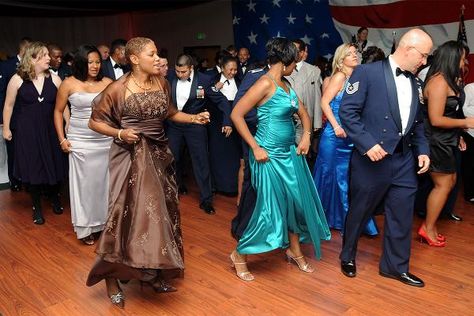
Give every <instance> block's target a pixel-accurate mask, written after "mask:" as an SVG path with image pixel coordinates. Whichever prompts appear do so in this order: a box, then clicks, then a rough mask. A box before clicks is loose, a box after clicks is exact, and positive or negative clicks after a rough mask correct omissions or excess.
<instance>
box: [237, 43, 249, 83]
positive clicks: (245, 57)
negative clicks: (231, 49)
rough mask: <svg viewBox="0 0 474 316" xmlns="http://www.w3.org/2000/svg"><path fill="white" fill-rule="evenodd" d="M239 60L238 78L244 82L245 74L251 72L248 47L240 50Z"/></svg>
mask: <svg viewBox="0 0 474 316" xmlns="http://www.w3.org/2000/svg"><path fill="white" fill-rule="evenodd" d="M237 57H238V58H239V64H238V65H237V78H239V79H240V81H242V80H243V79H244V76H245V74H246V73H247V71H248V70H249V66H250V63H249V59H250V51H249V49H248V48H247V47H241V48H240V49H239V53H238V54H237Z"/></svg>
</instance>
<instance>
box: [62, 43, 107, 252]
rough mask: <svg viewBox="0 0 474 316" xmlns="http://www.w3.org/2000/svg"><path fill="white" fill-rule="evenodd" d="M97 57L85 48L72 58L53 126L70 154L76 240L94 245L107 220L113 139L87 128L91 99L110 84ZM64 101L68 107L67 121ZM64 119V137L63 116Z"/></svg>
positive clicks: (88, 48)
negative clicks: (101, 70)
mask: <svg viewBox="0 0 474 316" xmlns="http://www.w3.org/2000/svg"><path fill="white" fill-rule="evenodd" d="M100 66H101V59H100V54H99V52H98V51H97V49H96V48H95V47H94V46H88V45H84V46H81V47H80V48H79V49H78V52H77V54H76V55H75V57H74V66H73V76H71V77H69V78H67V79H65V80H64V81H63V83H62V84H61V86H60V87H59V91H58V95H57V98H56V108H55V117H54V118H55V127H56V131H57V134H58V138H59V143H60V145H61V149H62V150H63V151H64V152H67V153H69V195H70V202H71V219H72V224H73V227H74V231H75V233H76V235H77V238H78V239H80V240H82V241H83V242H84V243H85V244H87V245H92V244H94V233H97V232H100V231H102V230H103V227H104V224H105V221H106V219H107V209H108V190H109V172H108V162H109V157H108V156H109V149H110V144H111V142H112V139H111V138H110V137H107V136H104V135H101V134H99V133H96V132H94V131H93V130H91V129H90V128H89V127H88V122H89V118H90V116H91V112H92V106H91V103H92V100H93V99H94V98H95V97H96V96H97V95H98V94H99V93H100V92H102V90H104V89H105V87H107V85H108V84H109V83H111V82H112V81H111V80H110V79H108V78H103V76H102V75H101V74H100ZM67 101H69V104H70V105H71V110H70V113H71V114H70V119H69V120H68V119H67V116H69V115H64V113H66V114H68V112H69V111H68V110H67ZM64 116H66V122H67V121H69V122H68V124H66V126H67V128H66V134H67V138H65V137H64V129H63V117H64Z"/></svg>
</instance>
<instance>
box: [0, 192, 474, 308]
mask: <svg viewBox="0 0 474 316" xmlns="http://www.w3.org/2000/svg"><path fill="white" fill-rule="evenodd" d="M197 197H198V195H197V192H196V191H191V192H190V194H189V195H188V196H184V197H182V198H181V204H180V209H181V218H182V228H183V234H184V246H185V263H186V271H185V277H184V279H182V280H177V281H175V282H174V283H173V284H174V285H175V286H176V287H177V288H178V292H175V293H169V294H157V293H155V292H154V291H153V290H152V289H151V288H150V287H144V288H143V289H141V288H140V284H139V283H138V282H137V281H132V282H130V283H128V284H127V285H124V286H123V290H124V293H125V296H126V301H125V309H124V310H120V309H119V308H117V307H115V306H112V304H111V303H110V302H109V300H108V299H107V297H106V290H105V284H104V283H100V284H97V285H96V286H94V287H91V288H88V287H86V285H85V282H86V277H87V274H88V272H89V269H90V267H91V266H92V264H93V262H94V258H95V255H94V246H92V247H91V246H85V245H83V244H82V243H81V242H79V241H78V240H77V239H76V236H75V234H74V232H73V230H72V226H71V221H70V212H69V208H66V211H65V212H64V214H63V215H54V214H53V212H52V210H51V207H49V206H48V204H47V203H46V202H45V201H44V202H43V209H44V215H45V219H46V224H45V225H43V226H36V225H34V224H33V223H32V214H31V213H32V212H31V206H30V198H29V196H28V195H27V193H25V192H19V193H11V192H10V191H9V190H5V191H0V314H1V315H3V316H7V315H48V316H54V315H56V316H75V315H77V316H85V315H141V316H142V315H452V316H454V315H473V313H474V312H473V311H474V301H473V300H474V272H473V271H474V206H473V205H472V204H468V203H465V202H464V201H463V200H462V199H461V198H459V199H458V204H457V209H456V212H457V213H458V214H459V215H461V216H463V217H464V221H463V222H460V223H457V222H452V221H448V220H441V221H440V222H439V228H440V232H442V233H444V234H446V236H447V238H448V245H447V247H446V248H442V249H436V248H432V247H428V246H427V245H426V244H421V243H419V242H418V241H417V238H416V228H417V227H418V226H419V224H420V219H418V218H416V219H415V224H414V228H413V247H412V256H411V272H413V273H414V274H416V275H418V276H420V277H421V278H422V279H423V280H424V281H425V283H426V287H425V288H414V287H410V286H407V285H404V284H402V283H400V282H398V281H394V280H391V279H386V278H383V277H380V276H379V275H378V259H379V255H380V248H381V238H380V237H376V238H373V239H370V238H367V237H363V238H362V239H361V241H360V243H359V252H358V257H357V263H358V266H357V268H358V275H357V277H356V278H353V279H349V278H347V277H345V276H343V275H342V274H341V272H340V269H339V260H338V254H339V250H340V245H341V238H340V235H339V232H337V231H333V232H332V235H333V238H332V240H331V241H329V242H324V243H323V246H322V252H323V258H322V260H321V261H317V260H315V259H314V257H312V258H313V259H311V263H312V264H313V265H314V266H315V268H316V271H315V272H314V273H313V274H306V273H303V272H300V271H299V270H298V268H297V267H296V266H295V265H289V264H287V262H286V261H285V260H284V252H283V251H274V252H271V253H267V254H264V255H259V256H251V257H250V262H249V268H250V269H251V271H252V272H253V273H254V275H255V277H256V280H255V281H254V282H249V283H245V282H243V281H240V280H239V279H238V278H237V277H236V276H235V274H234V271H233V270H232V269H231V268H230V265H229V256H228V255H229V253H230V252H231V250H232V248H233V247H234V246H235V242H234V240H233V239H232V238H231V236H230V233H229V226H230V221H231V219H232V218H233V216H234V213H235V212H236V207H235V198H229V197H223V196H220V195H217V196H216V197H215V206H216V210H217V215H215V216H210V215H206V214H205V213H204V212H203V211H201V210H200V209H199V208H198V206H197V205H198V201H197ZM402 203H403V201H400V204H402ZM64 204H65V205H67V203H66V201H65V203H64ZM377 223H378V224H379V227H382V223H383V217H382V216H378V217H377ZM304 251H305V254H307V255H311V256H312V255H313V252H312V249H311V247H305V248H304Z"/></svg>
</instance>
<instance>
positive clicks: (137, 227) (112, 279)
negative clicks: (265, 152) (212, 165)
mask: <svg viewBox="0 0 474 316" xmlns="http://www.w3.org/2000/svg"><path fill="white" fill-rule="evenodd" d="M125 54H126V56H127V59H128V61H129V63H130V65H132V71H131V72H130V73H128V74H126V75H124V76H123V77H121V78H120V79H119V80H118V81H116V82H114V83H112V84H110V85H109V86H108V87H107V88H106V89H105V90H104V91H103V92H102V93H101V94H100V95H98V96H97V97H96V98H95V99H94V101H93V103H92V105H93V110H92V115H91V119H90V120H89V127H90V128H91V129H93V130H95V131H96V132H99V133H101V134H104V135H108V136H112V137H115V140H114V142H113V144H112V146H111V148H110V154H109V171H110V193H109V215H108V219H107V222H106V225H105V228H104V231H103V233H102V235H101V237H100V240H99V243H98V246H97V249H96V253H97V254H98V259H97V261H96V263H95V265H94V267H93V268H92V270H91V271H90V273H89V276H88V279H87V285H88V286H92V285H94V284H96V283H98V282H100V281H101V280H102V279H105V281H106V286H107V295H108V296H109V298H110V299H111V301H112V303H113V304H115V305H117V306H119V307H123V306H124V295H123V292H122V290H121V289H120V286H119V284H118V282H117V280H130V279H138V280H140V281H142V282H146V283H148V284H151V285H152V287H153V288H154V289H155V290H156V291H157V292H170V291H175V289H174V288H173V287H172V286H170V285H168V284H167V283H166V282H165V281H164V277H165V274H166V276H167V277H166V278H168V277H176V276H182V272H183V269H184V260H183V244H182V238H181V224H180V216H179V210H178V194H177V186H176V179H175V170H174V165H173V155H172V154H171V151H170V149H169V148H168V140H167V138H166V135H165V132H164V127H163V122H164V120H165V119H170V120H172V121H174V122H179V123H189V122H191V123H196V124H206V123H208V122H209V113H207V112H202V113H199V114H196V115H190V114H185V113H182V112H179V111H178V110H177V109H176V107H175V106H174V105H173V104H172V103H171V99H170V93H169V91H170V87H169V84H168V82H167V81H166V79H164V78H163V77H162V76H160V75H159V67H158V63H159V57H158V55H157V49H156V46H155V44H154V43H153V41H152V40H150V39H148V38H143V37H136V38H133V39H131V40H130V41H129V42H128V43H127V45H126V47H125Z"/></svg>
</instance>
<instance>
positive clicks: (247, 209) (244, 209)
mask: <svg viewBox="0 0 474 316" xmlns="http://www.w3.org/2000/svg"><path fill="white" fill-rule="evenodd" d="M247 125H248V127H249V130H250V133H252V135H255V134H256V133H257V127H256V126H255V125H254V124H251V123H249V122H247ZM249 150H250V148H249V145H248V144H247V143H246V142H245V140H243V139H242V158H243V159H244V181H243V183H242V192H241V195H240V201H239V208H238V210H237V216H236V217H235V218H234V219H233V220H232V228H231V232H232V236H233V237H234V238H235V239H236V240H237V241H239V240H240V237H242V235H243V234H244V232H245V229H246V228H247V225H248V223H249V221H250V218H251V217H252V214H253V211H254V209H255V203H256V201H257V193H256V192H255V190H254V188H253V186H252V173H251V172H250V164H249Z"/></svg>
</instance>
